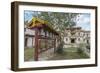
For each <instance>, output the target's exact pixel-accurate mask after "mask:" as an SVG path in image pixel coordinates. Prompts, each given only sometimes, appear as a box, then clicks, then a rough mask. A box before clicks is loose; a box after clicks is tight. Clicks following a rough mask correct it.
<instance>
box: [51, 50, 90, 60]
mask: <svg viewBox="0 0 100 73" xmlns="http://www.w3.org/2000/svg"><path fill="white" fill-rule="evenodd" d="M73 49H77V48H71V49H70V50H69V48H68V51H67V48H64V51H63V53H61V54H56V55H55V56H54V57H52V58H51V59H49V60H67V59H87V58H89V56H87V55H86V54H85V53H83V52H82V53H79V52H77V51H76V52H72V51H73Z"/></svg>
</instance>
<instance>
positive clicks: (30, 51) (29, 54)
mask: <svg viewBox="0 0 100 73" xmlns="http://www.w3.org/2000/svg"><path fill="white" fill-rule="evenodd" d="M33 60H34V48H25V49H24V61H33Z"/></svg>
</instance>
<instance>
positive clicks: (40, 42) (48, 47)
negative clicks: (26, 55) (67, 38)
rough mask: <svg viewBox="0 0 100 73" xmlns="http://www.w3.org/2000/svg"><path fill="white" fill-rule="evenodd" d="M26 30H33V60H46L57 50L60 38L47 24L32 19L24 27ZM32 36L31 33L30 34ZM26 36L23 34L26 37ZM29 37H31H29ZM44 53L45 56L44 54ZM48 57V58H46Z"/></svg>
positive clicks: (37, 19)
mask: <svg viewBox="0 0 100 73" xmlns="http://www.w3.org/2000/svg"><path fill="white" fill-rule="evenodd" d="M26 28H27V29H29V30H33V31H34V33H33V35H32V36H34V40H35V42H34V47H35V52H34V60H35V61H38V60H42V58H43V57H44V58H43V59H48V58H49V57H50V56H52V54H54V52H55V51H56V50H57V47H58V46H59V44H60V36H59V34H58V32H56V31H55V30H54V29H53V28H52V27H51V26H50V25H49V24H48V22H46V21H44V20H41V19H39V18H32V20H31V21H30V22H29V23H28V25H27V26H26ZM31 34H32V32H31ZM27 35H28V34H25V36H27ZM30 37H31V36H30ZM44 53H45V54H44ZM46 56H48V57H46Z"/></svg>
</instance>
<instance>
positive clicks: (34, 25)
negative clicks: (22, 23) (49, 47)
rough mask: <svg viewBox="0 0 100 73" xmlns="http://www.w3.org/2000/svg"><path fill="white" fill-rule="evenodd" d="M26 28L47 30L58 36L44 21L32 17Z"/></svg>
mask: <svg viewBox="0 0 100 73" xmlns="http://www.w3.org/2000/svg"><path fill="white" fill-rule="evenodd" d="M27 28H29V29H34V28H43V29H45V30H48V31H50V32H53V33H55V34H57V35H58V33H57V31H55V30H54V29H53V27H52V26H50V25H49V23H48V22H47V21H44V20H42V19H39V18H34V17H33V18H32V20H31V21H29V23H28V24H27Z"/></svg>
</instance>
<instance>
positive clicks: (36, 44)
mask: <svg viewBox="0 0 100 73" xmlns="http://www.w3.org/2000/svg"><path fill="white" fill-rule="evenodd" d="M38 33H39V32H38V29H37V28H35V52H34V53H35V54H34V60H35V61H38V54H39V53H38V46H39V45H38Z"/></svg>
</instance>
